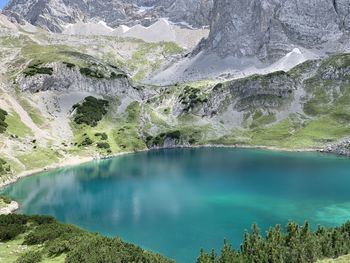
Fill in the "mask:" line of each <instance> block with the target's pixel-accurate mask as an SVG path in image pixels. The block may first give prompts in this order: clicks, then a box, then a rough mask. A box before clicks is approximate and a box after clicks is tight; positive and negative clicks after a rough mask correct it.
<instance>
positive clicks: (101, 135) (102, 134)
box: [95, 132, 108, 141]
mask: <svg viewBox="0 0 350 263" xmlns="http://www.w3.org/2000/svg"><path fill="white" fill-rule="evenodd" d="M95 136H96V137H101V140H103V141H106V140H108V135H107V134H106V133H104V132H103V133H99V132H98V133H95Z"/></svg>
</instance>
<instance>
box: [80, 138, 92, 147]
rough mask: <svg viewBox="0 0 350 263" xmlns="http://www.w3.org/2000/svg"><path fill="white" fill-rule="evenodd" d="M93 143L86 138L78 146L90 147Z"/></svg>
mask: <svg viewBox="0 0 350 263" xmlns="http://www.w3.org/2000/svg"><path fill="white" fill-rule="evenodd" d="M93 143H94V142H93V141H92V140H91V139H90V138H89V137H86V138H85V139H84V140H83V141H82V142H81V144H80V146H90V145H92V144H93Z"/></svg>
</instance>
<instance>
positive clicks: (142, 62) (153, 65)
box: [125, 42, 183, 81]
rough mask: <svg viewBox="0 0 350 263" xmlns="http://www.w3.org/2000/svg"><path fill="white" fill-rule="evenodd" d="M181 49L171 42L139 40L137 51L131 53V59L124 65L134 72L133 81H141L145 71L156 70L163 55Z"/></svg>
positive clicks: (174, 52) (172, 53)
mask: <svg viewBox="0 0 350 263" xmlns="http://www.w3.org/2000/svg"><path fill="white" fill-rule="evenodd" d="M182 51H183V49H182V48H181V47H179V46H178V45H176V44H175V43H172V42H160V43H145V42H140V44H139V47H138V49H137V51H135V52H134V53H133V55H132V57H131V59H129V60H128V61H126V62H125V65H126V66H127V67H128V68H129V70H130V71H132V72H134V74H133V79H134V80H135V81H142V80H143V79H144V78H145V77H146V75H147V73H152V72H155V71H156V70H158V68H159V67H160V65H161V64H162V61H163V60H164V55H174V54H178V53H181V52H182ZM154 58H157V59H154Z"/></svg>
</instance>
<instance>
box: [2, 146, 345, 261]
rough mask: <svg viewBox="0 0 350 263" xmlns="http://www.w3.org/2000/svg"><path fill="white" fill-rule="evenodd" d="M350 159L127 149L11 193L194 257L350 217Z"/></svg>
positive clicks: (27, 208) (33, 207) (25, 208)
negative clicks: (271, 231)
mask: <svg viewBox="0 0 350 263" xmlns="http://www.w3.org/2000/svg"><path fill="white" fill-rule="evenodd" d="M349 189H350V159H346V158H338V157H335V156H327V155H321V154H316V153H280V152H269V151H259V150H248V149H224V148H214V149H175V150H161V151H153V152H146V153H137V154H132V155H125V156H121V157H118V158H114V159H111V160H103V161H96V162H92V163H89V164H84V165H81V166H77V167H70V168H66V169H60V170H56V171H52V172H47V173H43V174H40V175H36V176H32V177H27V178H25V179H22V180H20V181H19V182H18V183H16V184H14V185H11V186H9V187H8V188H6V189H5V190H4V191H5V193H6V194H7V195H9V196H10V197H12V198H14V199H16V200H18V201H20V203H21V204H22V208H21V211H20V212H22V213H26V214H47V215H52V216H55V217H56V218H58V219H59V220H60V221H62V222H66V223H72V224H76V225H79V226H81V227H83V228H84V229H88V230H91V231H97V232H100V233H102V234H105V235H108V236H115V235H118V236H120V237H121V238H123V239H124V240H126V241H129V242H132V243H135V244H138V245H140V246H142V247H144V248H146V249H150V250H153V251H156V252H159V253H161V254H163V255H166V256H168V257H171V258H174V259H176V260H177V261H178V262H186V263H187V262H195V259H196V257H197V255H198V254H199V250H200V248H205V249H211V248H216V249H220V248H221V246H222V244H223V240H224V238H227V239H228V240H229V241H230V242H231V243H232V244H233V245H234V246H235V247H237V248H238V247H239V245H240V242H241V240H242V236H243V232H244V230H245V229H250V226H251V224H252V223H258V224H259V226H260V228H261V229H262V230H263V231H266V230H267V229H268V228H269V227H270V226H273V225H275V224H282V225H285V224H286V223H287V222H288V220H291V219H292V220H295V221H297V222H299V223H303V222H304V220H309V221H310V222H311V224H312V225H313V226H316V225H317V224H322V225H325V226H334V225H339V224H342V223H344V222H345V221H346V220H348V219H350V190H349Z"/></svg>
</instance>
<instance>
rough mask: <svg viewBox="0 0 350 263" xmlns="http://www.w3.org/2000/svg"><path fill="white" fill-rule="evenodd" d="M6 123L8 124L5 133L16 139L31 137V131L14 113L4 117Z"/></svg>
mask: <svg viewBox="0 0 350 263" xmlns="http://www.w3.org/2000/svg"><path fill="white" fill-rule="evenodd" d="M6 123H7V124H8V127H7V133H10V134H12V135H15V136H18V137H26V136H31V135H33V131H32V130H31V129H30V128H29V127H28V126H26V125H25V124H24V123H23V122H22V120H21V117H20V116H19V115H18V114H17V113H16V112H10V113H9V115H8V116H7V117H6Z"/></svg>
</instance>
